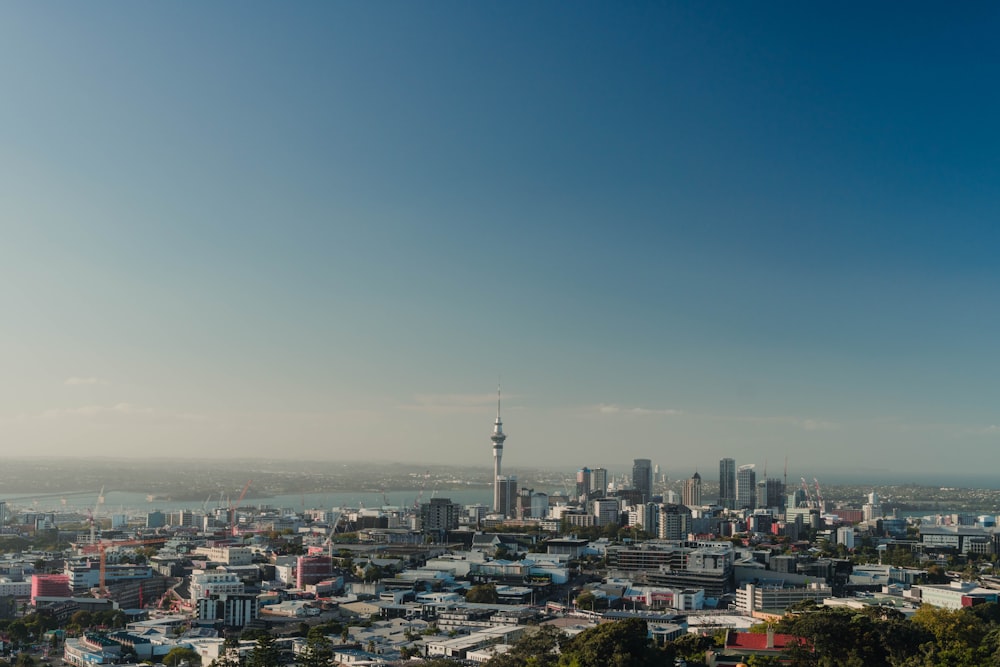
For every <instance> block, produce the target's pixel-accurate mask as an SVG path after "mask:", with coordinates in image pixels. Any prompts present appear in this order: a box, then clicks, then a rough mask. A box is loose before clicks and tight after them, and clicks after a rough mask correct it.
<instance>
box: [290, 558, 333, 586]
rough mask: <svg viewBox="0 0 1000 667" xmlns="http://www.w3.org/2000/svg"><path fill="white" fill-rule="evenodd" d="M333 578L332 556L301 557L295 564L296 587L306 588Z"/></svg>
mask: <svg viewBox="0 0 1000 667" xmlns="http://www.w3.org/2000/svg"><path fill="white" fill-rule="evenodd" d="M332 576H333V558H331V557H330V556H299V557H298V559H297V560H296V563H295V587H296V588H305V587H306V586H310V585H312V584H318V583H319V582H321V581H323V580H325V579H329V578H330V577H332Z"/></svg>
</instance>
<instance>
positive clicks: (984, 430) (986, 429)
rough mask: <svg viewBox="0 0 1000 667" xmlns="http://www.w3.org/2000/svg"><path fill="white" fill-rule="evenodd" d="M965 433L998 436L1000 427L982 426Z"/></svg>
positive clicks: (993, 425)
mask: <svg viewBox="0 0 1000 667" xmlns="http://www.w3.org/2000/svg"><path fill="white" fill-rule="evenodd" d="M967 433H969V434H971V435H993V436H1000V426H997V425H996V424H990V425H989V426H983V427H981V428H973V429H969V430H968V431H967Z"/></svg>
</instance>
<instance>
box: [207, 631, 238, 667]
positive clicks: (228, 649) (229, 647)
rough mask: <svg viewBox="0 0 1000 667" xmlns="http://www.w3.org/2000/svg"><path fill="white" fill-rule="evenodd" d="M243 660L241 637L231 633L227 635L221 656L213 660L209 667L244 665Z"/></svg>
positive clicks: (236, 666)
mask: <svg viewBox="0 0 1000 667" xmlns="http://www.w3.org/2000/svg"><path fill="white" fill-rule="evenodd" d="M243 662H244V661H243V658H242V657H241V656H240V640H239V637H237V636H236V635H235V634H230V635H227V636H226V640H225V642H224V643H223V645H222V652H221V653H220V655H219V657H218V658H216V659H215V660H213V661H212V662H211V663H210V665H209V667H243Z"/></svg>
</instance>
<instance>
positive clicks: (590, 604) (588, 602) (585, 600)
mask: <svg viewBox="0 0 1000 667" xmlns="http://www.w3.org/2000/svg"><path fill="white" fill-rule="evenodd" d="M576 606H577V607H579V608H580V609H589V610H591V611H595V610H597V609H605V608H607V606H608V600H607V598H605V597H597V596H596V595H594V594H593V593H592V592H591V591H583V592H582V593H580V594H579V595H577V596H576Z"/></svg>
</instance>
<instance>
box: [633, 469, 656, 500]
mask: <svg viewBox="0 0 1000 667" xmlns="http://www.w3.org/2000/svg"><path fill="white" fill-rule="evenodd" d="M632 488H634V489H635V490H636V491H638V492H640V493H641V494H642V502H648V501H649V499H650V498H652V497H653V462H652V461H650V460H649V459H633V461H632Z"/></svg>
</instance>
